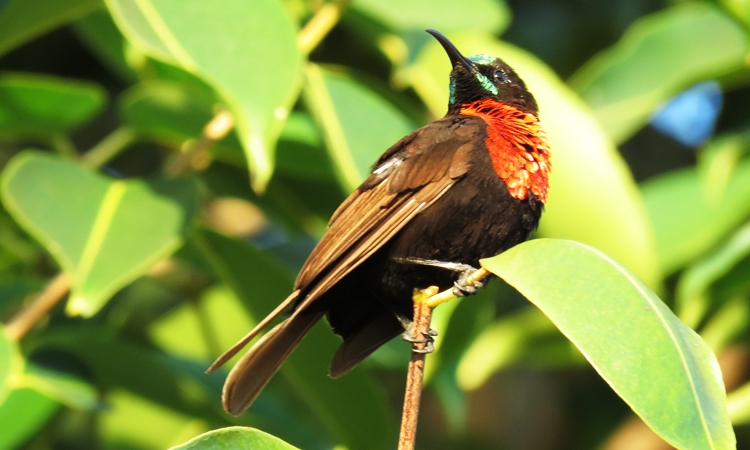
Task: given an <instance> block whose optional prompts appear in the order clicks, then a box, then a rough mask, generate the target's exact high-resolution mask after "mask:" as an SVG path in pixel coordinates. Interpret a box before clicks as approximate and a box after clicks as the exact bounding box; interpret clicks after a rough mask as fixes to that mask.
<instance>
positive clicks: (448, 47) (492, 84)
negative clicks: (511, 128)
mask: <svg viewBox="0 0 750 450" xmlns="http://www.w3.org/2000/svg"><path fill="white" fill-rule="evenodd" d="M427 32H428V33H430V34H431V35H433V36H434V37H435V39H437V40H438V42H440V44H441V45H442V46H443V48H444V49H445V52H446V53H448V57H449V58H450V60H451V64H452V65H453V70H452V71H451V75H450V80H451V82H450V100H449V103H448V109H449V112H455V111H458V110H460V109H461V106H462V105H466V104H468V103H471V102H474V101H477V100H484V99H494V100H497V101H499V102H501V103H504V104H506V105H510V106H514V107H516V108H518V109H519V110H521V111H524V112H530V113H532V114H534V115H537V114H538V107H537V104H536V100H535V99H534V96H533V95H531V93H530V92H529V91H528V90H527V89H526V84H525V83H524V82H523V80H521V78H519V77H518V75H517V74H516V72H515V71H514V70H513V69H512V68H511V67H510V66H509V65H507V64H506V63H505V62H503V60H501V59H500V58H496V57H494V56H488V55H471V56H469V57H466V56H463V55H462V54H461V52H459V51H458V49H457V48H456V46H455V45H453V43H451V41H449V40H448V38H446V37H445V36H443V35H442V34H441V33H439V32H437V31H435V30H427Z"/></svg>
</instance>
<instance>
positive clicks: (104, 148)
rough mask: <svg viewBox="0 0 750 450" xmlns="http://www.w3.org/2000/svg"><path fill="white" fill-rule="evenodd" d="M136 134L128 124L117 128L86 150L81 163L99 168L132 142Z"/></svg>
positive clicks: (84, 165) (92, 167)
mask: <svg viewBox="0 0 750 450" xmlns="http://www.w3.org/2000/svg"><path fill="white" fill-rule="evenodd" d="M136 136H137V134H136V132H135V130H133V129H132V128H130V127H128V126H121V127H119V128H117V129H116V130H115V131H113V132H112V133H110V134H109V135H108V136H107V137H105V138H104V139H102V140H101V142H99V143H98V144H96V146H95V147H94V148H92V149H91V150H89V151H88V152H86V153H85V154H84V155H83V156H82V157H81V164H82V165H83V167H86V168H89V169H98V168H99V167H101V166H103V165H104V164H106V163H107V162H108V161H109V160H111V159H112V158H114V157H115V156H117V155H118V154H119V153H120V152H121V151H123V150H124V149H126V148H127V147H128V146H129V145H130V144H132V143H133V141H135V139H136Z"/></svg>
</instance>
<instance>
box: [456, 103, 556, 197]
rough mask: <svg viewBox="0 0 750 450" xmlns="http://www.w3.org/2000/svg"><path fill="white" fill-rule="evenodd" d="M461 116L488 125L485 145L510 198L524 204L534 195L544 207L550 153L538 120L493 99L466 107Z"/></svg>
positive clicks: (463, 108)
mask: <svg viewBox="0 0 750 450" xmlns="http://www.w3.org/2000/svg"><path fill="white" fill-rule="evenodd" d="M460 113H461V114H462V115H465V116H477V117H479V118H481V119H482V120H484V122H485V123H486V124H487V139H486V140H485V144H486V146H487V150H488V151H489V154H490V158H491V159H492V167H493V168H494V169H495V172H496V173H497V174H498V176H500V178H502V180H503V181H505V184H506V185H507V186H508V191H509V192H510V195H511V196H513V197H514V198H517V199H519V200H525V199H526V198H527V197H528V195H529V192H532V193H533V194H534V195H535V196H536V197H537V198H538V199H539V200H540V201H541V202H542V203H545V202H546V201H547V187H548V178H549V171H550V161H549V157H550V153H549V145H548V144H547V137H546V135H545V133H544V130H543V129H542V126H541V123H540V122H539V119H537V118H536V116H534V115H533V114H531V113H528V112H524V111H521V110H519V109H517V108H515V107H513V106H511V105H507V104H505V103H501V102H498V101H497V100H492V99H485V100H478V101H475V102H472V103H467V104H465V105H463V106H462V107H461V111H460Z"/></svg>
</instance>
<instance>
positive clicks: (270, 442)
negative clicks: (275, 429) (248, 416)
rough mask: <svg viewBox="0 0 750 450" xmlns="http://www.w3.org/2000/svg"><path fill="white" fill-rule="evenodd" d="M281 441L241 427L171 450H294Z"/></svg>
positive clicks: (206, 434) (204, 437) (198, 439)
mask: <svg viewBox="0 0 750 450" xmlns="http://www.w3.org/2000/svg"><path fill="white" fill-rule="evenodd" d="M296 448H297V447H292V446H291V445H289V444H287V443H286V442H284V441H282V440H281V439H279V438H277V437H274V436H271V435H270V434H268V433H264V432H262V431H260V430H255V429H252V428H243V427H230V428H222V429H220V430H213V431H209V432H208V433H205V434H202V435H200V436H198V437H196V438H194V439H192V440H190V441H188V442H185V443H184V444H182V445H178V446H176V447H172V450H235V449H236V450H256V449H257V450H261V449H262V450H294V449H296Z"/></svg>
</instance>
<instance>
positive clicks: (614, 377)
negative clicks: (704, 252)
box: [482, 239, 736, 450]
mask: <svg viewBox="0 0 750 450" xmlns="http://www.w3.org/2000/svg"><path fill="white" fill-rule="evenodd" d="M482 264H483V266H484V267H485V268H487V269H489V270H490V271H491V272H493V273H495V274H496V275H498V276H499V277H501V278H503V279H504V280H505V281H506V282H508V284H510V285H511V286H513V287H515V288H516V289H517V290H518V291H519V292H520V293H521V294H523V295H524V296H525V297H526V298H528V299H529V300H530V301H531V302H532V303H534V304H535V305H536V306H537V307H539V308H540V309H541V310H542V311H543V312H544V313H545V314H546V315H547V316H548V317H549V318H550V319H551V320H552V322H554V323H555V325H557V327H558V328H559V329H560V331H562V333H563V334H564V335H565V336H567V337H568V339H570V340H571V341H572V342H573V343H574V344H575V345H576V346H577V347H578V348H579V350H581V352H582V353H583V354H584V356H585V357H586V359H588V360H589V362H590V363H591V365H592V366H594V368H595V369H596V370H597V372H599V374H600V375H601V376H602V378H604V380H606V381H607V383H609V384H610V386H612V388H613V389H614V390H615V392H617V393H618V395H620V397H622V398H623V400H625V402H626V403H628V405H630V407H631V408H632V409H633V411H635V412H636V413H637V414H638V415H639V416H640V417H641V418H642V419H643V420H644V422H646V423H647V424H648V425H649V426H650V427H651V428H652V429H653V430H654V431H656V433H657V434H659V435H660V436H661V437H662V438H664V439H665V440H666V441H667V442H669V443H670V444H672V445H674V446H675V447H677V448H680V449H691V450H698V449H712V450H718V449H734V448H735V445H736V442H735V437H734V432H733V430H732V427H731V424H730V422H729V418H728V415H727V407H726V395H725V392H724V384H723V382H722V378H721V373H720V371H719V367H718V363H717V361H716V357H715V356H714V354H713V353H712V352H711V349H710V348H709V347H708V345H707V344H706V343H705V342H704V341H703V340H702V339H701V338H700V337H699V336H698V335H697V334H696V333H695V332H693V331H692V330H691V329H690V328H688V327H687V326H685V325H684V324H683V323H682V322H680V321H679V319H677V317H675V315H674V314H673V313H672V312H671V311H670V310H669V308H668V307H667V306H666V305H665V304H664V303H662V301H661V300H660V299H659V298H658V297H657V296H656V295H655V294H654V293H653V292H652V291H651V290H650V289H649V288H648V287H646V285H645V284H643V282H641V281H640V280H639V279H638V278H637V277H636V276H635V275H634V274H633V273H632V272H631V271H629V270H628V269H626V268H625V267H623V266H622V265H620V264H619V263H618V262H616V261H615V260H614V259H612V258H611V257H610V256H608V255H606V254H604V253H602V252H601V251H599V250H596V249H594V248H592V247H589V246H586V245H584V244H580V243H578V242H573V241H564V240H554V239H539V240H533V241H529V242H526V243H523V244H521V245H518V246H516V247H514V248H512V249H510V250H508V251H507V252H505V253H502V254H500V255H498V256H496V257H494V258H491V259H486V260H483V261H482Z"/></svg>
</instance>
